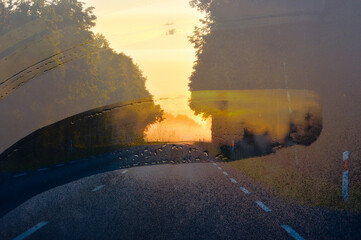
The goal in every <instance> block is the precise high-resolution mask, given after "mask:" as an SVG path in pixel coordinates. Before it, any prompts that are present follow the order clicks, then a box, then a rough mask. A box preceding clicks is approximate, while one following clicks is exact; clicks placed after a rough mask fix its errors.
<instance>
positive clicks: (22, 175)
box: [13, 173, 28, 177]
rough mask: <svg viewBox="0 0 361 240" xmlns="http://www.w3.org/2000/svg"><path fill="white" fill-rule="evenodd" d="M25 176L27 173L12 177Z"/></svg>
mask: <svg viewBox="0 0 361 240" xmlns="http://www.w3.org/2000/svg"><path fill="white" fill-rule="evenodd" d="M26 174H28V173H20V174H18V175H15V176H13V177H21V176H25V175H26Z"/></svg>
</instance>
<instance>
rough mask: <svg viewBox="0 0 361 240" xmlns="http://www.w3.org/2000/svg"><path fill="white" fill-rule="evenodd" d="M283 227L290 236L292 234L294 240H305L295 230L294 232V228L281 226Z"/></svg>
mask: <svg viewBox="0 0 361 240" xmlns="http://www.w3.org/2000/svg"><path fill="white" fill-rule="evenodd" d="M281 227H282V228H283V229H284V230H285V231H286V232H288V234H290V235H291V236H292V237H293V238H294V239H296V240H305V239H304V238H303V237H301V235H300V234H298V233H297V232H296V231H295V230H293V228H291V227H290V226H288V225H281Z"/></svg>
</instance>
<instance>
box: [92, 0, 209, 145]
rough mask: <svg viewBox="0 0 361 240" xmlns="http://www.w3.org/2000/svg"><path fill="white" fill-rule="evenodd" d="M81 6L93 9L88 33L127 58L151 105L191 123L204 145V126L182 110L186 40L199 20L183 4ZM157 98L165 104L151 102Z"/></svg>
mask: <svg viewBox="0 0 361 240" xmlns="http://www.w3.org/2000/svg"><path fill="white" fill-rule="evenodd" d="M85 3H86V6H87V7H88V6H93V7H95V10H94V13H95V15H96V16H97V18H98V19H97V24H96V27H95V28H93V29H92V30H93V31H94V32H95V33H101V34H103V35H104V36H105V37H106V39H107V40H108V41H109V42H110V46H111V47H112V48H113V49H114V50H115V51H117V52H123V53H125V54H126V55H128V56H130V57H131V58H133V61H134V63H135V64H137V65H138V66H139V68H140V69H141V70H142V71H143V74H144V76H145V77H146V78H147V81H146V88H147V89H148V90H149V91H150V93H151V94H152V95H153V96H154V98H155V99H156V103H157V104H160V106H161V107H162V109H163V110H165V111H166V112H167V114H171V115H173V116H174V117H176V116H177V115H179V114H182V116H186V117H189V118H191V119H193V120H194V121H195V122H196V123H198V124H200V125H201V127H202V128H203V129H202V132H203V133H204V134H203V135H202V137H203V138H205V139H210V136H211V133H210V120H208V121H204V120H203V119H202V118H201V117H200V116H195V115H194V114H193V111H192V110H191V109H190V108H189V107H188V98H189V97H190V92H189V90H188V81H189V76H190V75H191V72H192V67H193V64H194V61H195V60H196V58H195V50H194V48H193V46H192V44H191V43H190V42H189V40H188V36H191V35H192V32H193V30H194V27H195V26H196V25H200V22H199V19H201V18H203V14H202V13H200V12H198V11H197V10H196V9H193V8H191V7H190V6H189V1H188V0H167V1H166V0H122V1H117V0H107V1H106V2H105V1H103V0H86V1H85ZM160 98H171V100H165V101H164V100H163V101H157V99H160ZM167 123H168V124H169V125H171V124H170V122H168V121H167V119H166V120H165V121H164V123H162V124H164V125H167ZM172 126H173V124H172ZM159 127H160V126H159V125H157V128H159ZM161 127H162V126H161ZM168 127H169V126H168ZM151 128H152V127H151ZM204 128H206V129H207V131H204ZM177 129H179V128H177ZM175 131H181V130H180V129H179V130H175ZM150 132H153V131H150ZM183 135H184V134H183ZM191 135H192V134H189V136H188V137H189V138H190V139H183V140H192V138H194V137H195V136H191ZM158 137H159V136H158ZM158 137H157V138H158ZM198 137H199V134H198V135H197V138H198ZM158 139H159V138H158Z"/></svg>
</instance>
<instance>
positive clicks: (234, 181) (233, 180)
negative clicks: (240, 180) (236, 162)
mask: <svg viewBox="0 0 361 240" xmlns="http://www.w3.org/2000/svg"><path fill="white" fill-rule="evenodd" d="M229 180H231V182H233V183H237V181H236V180H235V179H234V178H230V179H229Z"/></svg>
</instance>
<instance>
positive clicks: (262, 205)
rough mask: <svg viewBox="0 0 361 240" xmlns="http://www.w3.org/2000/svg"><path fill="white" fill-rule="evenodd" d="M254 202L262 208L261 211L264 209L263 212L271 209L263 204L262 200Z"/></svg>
mask: <svg viewBox="0 0 361 240" xmlns="http://www.w3.org/2000/svg"><path fill="white" fill-rule="evenodd" d="M256 203H257V205H258V206H260V208H262V209H263V211H265V212H270V211H271V209H269V208H268V207H267V206H266V205H264V203H263V202H261V201H256Z"/></svg>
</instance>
